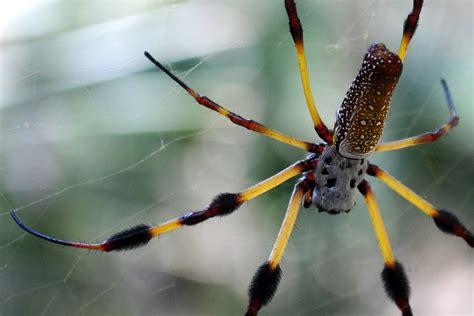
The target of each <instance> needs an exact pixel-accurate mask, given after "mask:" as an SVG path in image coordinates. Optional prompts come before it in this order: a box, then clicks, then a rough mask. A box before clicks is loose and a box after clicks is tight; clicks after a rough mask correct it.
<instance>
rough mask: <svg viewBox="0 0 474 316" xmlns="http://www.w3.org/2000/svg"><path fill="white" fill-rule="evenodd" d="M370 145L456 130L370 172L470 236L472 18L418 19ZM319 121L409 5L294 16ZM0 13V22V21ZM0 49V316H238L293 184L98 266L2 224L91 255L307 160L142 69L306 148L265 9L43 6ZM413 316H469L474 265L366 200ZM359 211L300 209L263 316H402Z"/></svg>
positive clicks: (299, 96) (449, 9) (398, 212)
mask: <svg viewBox="0 0 474 316" xmlns="http://www.w3.org/2000/svg"><path fill="white" fill-rule="evenodd" d="M425 2H426V3H425V7H424V8H423V12H422V16H421V20H420V26H419V29H418V31H417V33H416V35H415V37H414V39H413V42H412V45H411V46H410V49H409V51H408V55H407V58H406V60H405V65H404V66H405V69H404V72H403V75H402V78H401V81H400V83H399V86H398V88H397V90H396V92H395V95H394V99H393V102H392V108H391V110H390V113H389V118H388V122H387V124H386V130H385V132H384V135H383V140H394V139H400V138H403V137H408V136H411V135H415V134H418V133H422V132H425V131H428V130H433V129H435V128H436V127H437V126H439V125H440V124H442V123H444V122H445V121H446V120H447V118H448V110H447V107H446V102H445V100H444V96H443V93H442V90H441V85H440V84H439V80H440V78H445V79H446V80H447V82H448V84H449V86H450V88H451V91H452V94H453V98H454V101H455V103H456V106H457V110H458V112H459V116H460V117H461V120H460V124H459V126H458V127H457V128H456V129H454V130H453V131H452V132H450V133H449V134H448V135H447V136H446V137H444V138H442V139H441V140H439V141H438V142H436V143H432V144H426V145H422V146H418V147H415V148H411V149H405V150H401V151H398V152H387V153H379V154H374V155H373V156H372V157H371V158H370V160H371V161H372V162H375V163H377V164H379V165H381V166H383V167H384V168H385V169H386V170H388V171H389V172H391V173H392V174H393V175H394V176H396V177H397V178H398V179H400V180H401V181H403V182H404V183H406V184H407V185H409V186H410V187H411V188H413V189H414V190H415V191H416V192H418V193H419V194H421V195H422V196H423V197H425V198H427V199H428V200H429V201H430V202H431V203H433V204H434V205H436V206H438V207H440V208H443V209H449V210H451V211H453V212H454V213H455V214H456V215H458V217H459V218H460V219H461V220H462V221H463V222H464V223H465V224H466V226H467V227H470V228H474V213H473V207H472V205H473V203H474V194H473V193H474V190H473V187H474V186H473V179H474V167H473V163H472V161H473V158H474V145H473V142H472V138H473V136H474V127H473V126H474V124H473V122H474V113H473V70H474V68H473V57H472V56H473V53H474V47H473V26H474V24H473V20H472V12H473V7H472V6H473V4H472V2H471V1H468V0H463V1H425ZM297 5H298V10H299V12H300V17H301V20H302V23H303V27H304V31H305V33H304V35H305V44H306V51H307V58H308V66H309V71H310V77H311V81H312V88H313V91H314V96H315V99H316V102H317V104H318V109H319V111H320V114H321V116H322V117H323V118H324V120H325V121H326V122H327V124H328V125H330V126H332V124H333V123H334V118H335V111H336V109H337V107H338V106H339V104H340V103H341V101H342V99H343V97H344V94H345V91H346V89H347V87H348V86H349V85H350V83H351V81H352V80H353V78H354V77H355V74H356V73H357V71H358V68H359V67H360V64H361V60H362V56H363V55H364V53H365V50H366V49H367V47H368V46H369V44H370V43H373V42H384V43H385V44H386V45H387V46H388V47H390V48H391V49H392V50H395V51H396V50H397V48H398V44H399V41H400V38H401V32H402V24H403V20H404V19H405V17H406V14H407V13H408V12H409V10H410V8H411V2H410V1H408V0H406V1H396V2H395V1H362V0H361V1H298V3H297ZM4 12H6V11H4ZM12 16H13V18H11V20H9V21H8V23H4V24H5V25H3V28H2V33H1V38H0V40H1V44H0V45H1V55H0V63H1V77H0V80H1V81H0V84H1V95H0V97H1V104H0V106H1V108H0V111H1V112H0V124H1V127H0V131H1V136H0V137H1V138H0V142H1V147H0V174H1V181H2V184H1V187H0V190H1V191H0V193H1V196H0V197H1V198H0V206H1V208H0V314H1V315H29V314H31V315H40V314H42V315H65V314H72V315H242V314H243V312H244V310H245V307H246V304H247V297H246V289H247V286H248V284H249V282H250V279H251V277H252V276H253V274H254V272H255V270H256V269H257V267H258V266H259V265H260V264H261V263H262V262H263V261H264V260H265V259H266V258H267V257H268V254H269V253H270V251H271V248H272V246H273V242H274V239H275V237H276V235H277V232H278V230H279V225H280V223H281V221H282V219H283V216H284V212H285V209H286V205H287V203H288V199H289V196H290V192H291V190H292V186H293V181H288V183H285V184H284V185H282V186H280V187H278V188H277V189H274V190H272V191H271V192H269V193H267V194H265V195H264V196H262V197H259V198H256V199H255V200H252V201H251V202H248V203H246V204H245V205H243V206H242V207H241V208H240V209H239V211H238V212H235V213H234V214H232V215H231V216H228V217H225V218H218V219H213V220H210V221H208V222H206V223H204V224H201V225H198V226H196V227H192V228H185V229H182V230H180V231H176V232H172V233H170V234H167V235H164V236H162V237H160V238H158V239H155V240H153V241H152V242H150V244H149V245H148V246H147V247H144V248H140V249H137V250H135V251H130V252H118V253H107V254H98V253H94V252H89V251H81V250H76V249H66V248H63V247H59V246H56V245H52V244H48V243H46V242H44V241H41V240H38V239H35V238H33V237H31V236H28V235H25V234H24V233H23V232H22V231H21V230H20V229H19V228H18V227H17V226H16V225H15V224H14V223H13V221H12V220H11V219H10V217H9V215H8V209H9V208H17V209H19V211H18V215H19V216H20V217H21V218H22V219H23V220H24V221H25V222H26V223H28V224H29V225H32V226H33V227H34V228H35V229H38V230H40V231H42V232H45V233H48V234H51V235H53V236H57V237H60V238H65V239H71V240H81V241H88V242H95V241H101V240H104V239H106V238H107V237H108V236H110V235H111V234H112V233H114V232H117V231H120V230H121V229H125V228H127V227H130V226H132V225H135V224H139V223H147V224H151V223H160V222H162V221H166V220H169V219H172V218H174V217H177V216H181V215H182V214H184V213H185V212H186V211H189V210H197V209H200V208H202V207H203V206H205V205H207V203H209V201H210V200H211V199H212V197H213V196H215V195H216V194H217V193H220V192H223V191H224V192H225V191H227V192H237V191H239V190H242V189H245V188H247V187H249V186H251V185H253V184H255V183H257V182H259V181H261V180H263V179H265V178H267V177H269V176H271V175H272V174H274V173H276V172H278V171H279V170H281V169H283V168H285V167H286V166H288V165H290V164H292V163H293V162H294V161H296V160H298V159H301V158H303V157H304V156H305V153H304V152H302V151H301V150H299V149H295V148H291V147H289V146H287V145H284V144H280V143H278V142H276V141H274V140H271V139H268V138H266V137H264V136H262V135H258V134H253V133H251V132H248V131H246V130H244V129H243V128H239V127H236V126H234V125H232V124H231V123H230V122H228V121H226V119H224V118H222V117H220V116H218V115H217V114H215V113H212V112H210V111H209V110H207V109H204V108H203V107H200V106H199V105H197V104H196V103H194V102H193V100H192V98H191V97H189V96H188V95H186V93H185V92H183V91H182V90H180V88H178V87H177V85H176V84H175V83H173V82H172V81H171V80H170V79H169V78H167V77H165V76H164V75H163V73H161V72H158V71H156V70H155V69H154V68H153V67H152V65H151V64H150V63H149V62H148V61H147V60H146V59H145V58H144V57H143V51H144V50H148V51H150V53H152V54H153V55H154V56H155V57H156V58H157V59H159V60H161V61H162V62H163V63H164V64H165V65H167V66H168V67H170V68H171V69H172V70H173V72H174V73H175V74H177V75H178V76H179V77H181V78H183V79H184V80H185V81H186V82H187V83H188V84H189V85H190V86H192V87H193V88H195V89H196V90H197V91H199V92H200V93H202V94H203V95H207V96H209V97H211V98H212V99H214V100H215V101H217V102H220V103H221V104H223V105H224V106H226V107H228V108H229V109H231V110H233V111H235V112H237V113H239V114H241V115H242V116H244V117H247V118H252V119H255V120H257V121H259V122H261V123H263V124H265V125H267V126H269V127H272V128H274V129H277V130H279V131H282V132H284V133H287V134H290V135H293V136H295V137H299V138H303V139H306V140H309V141H315V142H317V141H320V140H319V139H318V138H317V137H316V135H315V133H314V130H313V128H312V122H311V119H310V117H309V114H308V112H307V109H306V106H305V101H304V97H303V93H302V89H301V85H300V82H299V74H298V69H297V63H296V57H295V51H294V47H293V43H292V41H291V37H290V36H289V33H288V26H287V18H286V14H285V11H284V7H283V4H282V3H281V1H269V0H267V1H218V2H217V1H129V2H126V1H120V2H119V1H72V0H71V1H44V2H35V3H34V4H32V5H31V6H30V7H26V8H23V9H22V10H21V11H18V12H17V13H16V14H14V15H12ZM371 183H372V184H373V187H374V190H375V192H376V194H377V197H378V200H379V204H380V207H381V211H382V215H383V217H384V219H385V223H386V227H387V229H388V232H389V235H390V238H391V242H392V246H393V248H394V251H395V254H396V256H397V258H398V259H399V260H400V261H401V262H403V264H404V265H405V268H406V271H407V274H408V276H409V278H410V281H411V285H412V306H413V309H414V311H415V312H416V315H472V314H473V313H474V309H473V308H474V307H473V305H472V300H473V295H474V294H473V293H474V272H473V271H474V270H473V264H474V261H473V256H472V252H471V250H470V249H469V248H468V247H467V246H466V245H465V243H464V242H463V241H461V240H458V239H456V238H452V237H448V236H446V235H444V234H442V233H440V232H439V231H438V230H437V229H436V227H435V226H434V225H433V223H432V220H431V219H430V218H428V217H427V216H426V215H424V214H423V213H421V212H419V211H418V210H417V209H415V208H414V207H412V206H411V205H409V204H408V203H407V202H406V201H404V200H402V199H401V198H400V197H399V196H397V195H396V194H395V193H393V192H392V191H390V189H388V188H387V187H386V186H384V185H383V184H381V183H379V182H378V181H376V180H373V179H372V180H371ZM382 267H383V263H382V258H381V255H380V253H379V251H378V246H377V242H376V239H375V237H374V234H373V231H372V227H371V223H370V218H369V216H368V213H367V211H366V208H365V206H364V203H363V201H362V199H361V198H360V197H358V200H357V205H356V207H355V208H354V209H353V210H352V212H350V213H349V214H347V215H341V216H329V215H327V214H319V213H318V212H317V210H316V209H314V208H311V209H302V211H301V213H300V217H299V219H298V221H297V225H296V228H295V230H294V232H293V235H292V239H291V241H290V242H289V245H288V248H287V251H286V253H285V256H284V260H283V262H282V269H283V279H282V282H281V283H280V286H279V290H278V292H277V293H276V295H275V298H274V299H273V301H272V302H271V304H269V305H268V306H267V307H265V308H264V309H263V310H262V314H263V315H399V312H398V311H397V309H396V307H395V305H394V304H392V303H391V302H390V301H389V299H388V298H386V296H385V294H384V292H383V287H382V284H381V282H380V277H379V274H380V271H381V269H382Z"/></svg>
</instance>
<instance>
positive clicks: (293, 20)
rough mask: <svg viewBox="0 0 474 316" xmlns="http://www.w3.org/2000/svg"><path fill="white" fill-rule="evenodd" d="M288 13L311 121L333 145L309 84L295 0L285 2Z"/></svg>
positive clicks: (331, 137)
mask: <svg viewBox="0 0 474 316" xmlns="http://www.w3.org/2000/svg"><path fill="white" fill-rule="evenodd" d="M285 8H286V13H287V14H288V19H289V25H290V33H291V36H292V37H293V41H294V42H295V47H296V56H297V57H298V68H299V70H300V76H301V82H302V84H303V92H304V96H305V98H306V104H307V106H308V110H309V113H310V115H311V119H312V120H313V124H314V129H315V130H316V133H318V135H319V137H321V138H322V139H323V140H324V141H325V142H327V143H328V144H332V142H333V135H332V132H331V131H330V130H329V129H328V128H327V127H326V125H325V124H324V122H323V121H322V119H321V117H320V116H319V113H318V110H317V109H316V104H315V103H314V99H313V94H312V92H311V84H310V82H309V76H308V67H307V64H306V54H305V51H304V42H303V28H302V27H301V22H300V19H299V18H298V12H297V11H296V4H295V1H294V0H285Z"/></svg>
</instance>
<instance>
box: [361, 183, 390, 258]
mask: <svg viewBox="0 0 474 316" xmlns="http://www.w3.org/2000/svg"><path fill="white" fill-rule="evenodd" d="M359 191H360V192H361V193H362V195H363V196H364V199H365V202H366V203H367V208H368V209H369V214H370V218H371V219H372V225H373V226H374V231H375V235H376V236H377V240H378V242H379V247H380V251H381V252H382V256H383V260H384V262H385V264H386V265H387V266H389V267H394V266H395V256H394V255H393V251H392V247H391V246H390V241H389V239H388V235H387V231H386V229H385V225H384V223H383V219H382V216H381V215H380V211H379V206H378V205H377V200H376V199H375V195H374V193H373V192H372V189H371V188H370V185H369V184H368V182H367V181H365V180H364V181H362V182H361V184H360V185H359Z"/></svg>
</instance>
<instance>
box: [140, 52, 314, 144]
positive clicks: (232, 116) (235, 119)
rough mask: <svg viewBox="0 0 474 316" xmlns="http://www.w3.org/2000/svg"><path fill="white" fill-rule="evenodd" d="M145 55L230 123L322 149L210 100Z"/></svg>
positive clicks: (151, 57)
mask: <svg viewBox="0 0 474 316" xmlns="http://www.w3.org/2000/svg"><path fill="white" fill-rule="evenodd" d="M145 56H146V57H147V58H148V59H149V60H150V61H151V62H152V63H153V64H154V65H155V66H157V67H158V68H160V69H161V70H162V71H163V72H164V73H165V74H167V75H168V76H169V77H170V78H171V79H173V80H174V81H175V82H176V83H177V84H179V85H180V86H181V87H182V88H183V89H184V90H186V92H188V93H189V94H190V95H191V96H192V97H193V98H194V100H196V102H197V103H199V104H201V105H203V106H205V107H207V108H208V109H210V110H213V111H215V112H217V113H219V114H220V115H222V116H225V117H226V118H228V119H229V120H230V121H231V122H232V123H234V124H236V125H239V126H242V127H245V128H246V129H249V130H251V131H254V132H257V133H260V134H263V135H265V136H268V137H270V138H273V139H276V140H278V141H280V142H282V143H285V144H288V145H291V146H293V147H298V148H302V149H304V150H306V151H309V152H318V153H320V152H321V151H322V147H321V146H320V145H317V144H313V143H309V142H306V141H303V140H300V139H297V138H294V137H291V136H288V135H285V134H283V133H280V132H278V131H276V130H273V129H270V128H268V127H265V126H263V125H262V124H260V123H258V122H255V121H253V120H248V119H245V118H243V117H242V116H240V115H238V114H236V113H233V112H231V111H229V110H227V109H226V108H224V107H223V106H221V105H219V104H217V103H216V102H214V101H212V100H211V99H209V98H208V97H206V96H201V95H200V94H199V93H197V92H196V91H194V90H193V89H191V87H189V86H188V85H187V84H185V83H184V82H183V81H182V80H181V79H179V78H178V77H176V76H175V75H174V74H173V73H171V72H170V71H169V70H168V69H166V68H165V67H164V66H163V65H162V64H161V63H159V62H158V61H157V60H156V59H155V58H153V56H151V55H150V54H149V53H148V52H145Z"/></svg>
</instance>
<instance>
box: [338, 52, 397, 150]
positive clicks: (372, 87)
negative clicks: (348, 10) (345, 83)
mask: <svg viewBox="0 0 474 316" xmlns="http://www.w3.org/2000/svg"><path fill="white" fill-rule="evenodd" d="M402 68H403V64H402V62H401V60H400V58H399V57H398V55H397V54H395V53H393V52H391V51H389V50H388V49H387V48H386V47H385V45H384V44H372V45H371V46H370V47H369V49H368V51H367V53H366V54H365V56H364V61H363V63H362V68H361V69H360V70H359V73H358V74H357V77H356V78H355V80H354V81H353V82H352V84H351V86H350V88H349V91H348V92H347V94H346V97H345V98H344V101H343V102H342V105H341V107H340V108H339V110H338V112H337V119H336V125H335V127H334V131H335V133H334V144H335V145H336V148H337V150H338V152H339V153H340V154H341V155H342V156H344V157H346V158H353V159H364V158H366V157H367V156H368V155H370V153H371V152H373V151H374V150H375V146H377V144H378V142H379V139H380V136H382V132H383V128H384V123H385V118H386V116H387V112H388V108H389V106H390V100H391V98H392V94H393V91H394V90H395V87H396V85H397V83H398V79H399V78H400V75H401V73H402Z"/></svg>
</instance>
